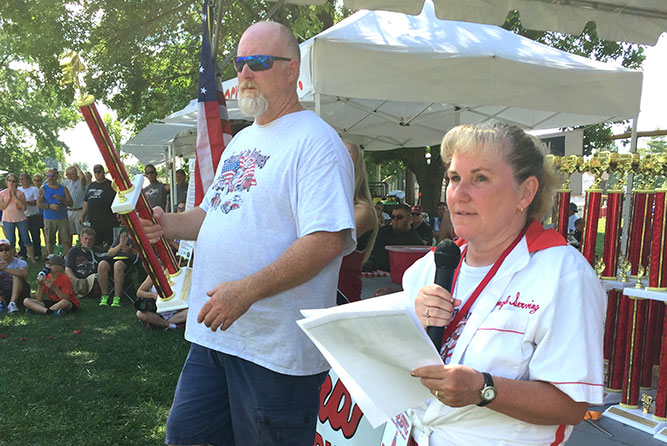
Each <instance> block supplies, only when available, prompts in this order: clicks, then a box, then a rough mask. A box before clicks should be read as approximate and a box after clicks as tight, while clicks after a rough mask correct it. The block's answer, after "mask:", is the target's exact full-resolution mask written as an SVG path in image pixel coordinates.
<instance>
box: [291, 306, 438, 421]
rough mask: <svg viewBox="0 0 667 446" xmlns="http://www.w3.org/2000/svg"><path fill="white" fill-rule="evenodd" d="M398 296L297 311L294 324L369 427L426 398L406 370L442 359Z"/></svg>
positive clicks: (433, 363)
mask: <svg viewBox="0 0 667 446" xmlns="http://www.w3.org/2000/svg"><path fill="white" fill-rule="evenodd" d="M405 302H406V298H405V295H404V293H395V294H392V295H388V296H382V297H379V298H373V299H366V300H362V301H360V302H355V303H351V304H346V305H342V306H339V307H333V308H327V309H319V310H302V311H301V312H302V313H303V315H304V316H306V318H305V319H301V320H299V321H297V323H298V324H299V326H300V327H301V329H302V330H303V331H304V332H305V333H306V334H307V335H308V337H309V338H310V339H311V340H312V341H313V343H315V345H316V346H317V348H318V349H319V350H320V352H322V355H324V357H325V358H326V360H327V361H329V364H330V365H331V367H332V368H333V369H334V371H335V372H336V373H337V374H338V376H339V377H340V379H341V380H342V381H343V383H344V384H345V386H346V387H347V389H348V390H349V391H350V393H351V394H352V397H353V398H354V399H355V400H356V402H357V404H359V407H361V410H363V412H364V415H365V416H366V417H367V418H368V421H369V422H370V423H371V425H372V426H373V427H377V426H379V425H380V424H382V423H384V422H386V421H388V420H389V419H390V418H391V417H393V416H394V415H396V414H398V413H400V412H402V411H404V410H406V409H408V408H410V407H414V406H417V405H419V404H420V403H422V402H423V401H425V400H427V399H428V398H431V397H432V395H431V393H430V392H429V391H428V389H427V388H426V387H424V386H423V385H422V384H421V382H420V380H419V379H418V378H414V377H412V376H411V375H410V371H412V370H414V369H416V368H418V367H423V366H428V365H438V364H439V365H442V364H443V362H442V359H441V358H440V355H439V354H438V352H437V351H436V349H435V347H434V346H433V344H432V343H431V341H430V339H429V338H428V335H427V334H426V332H425V331H424V329H423V328H422V327H421V325H420V324H419V321H418V319H417V317H416V315H415V314H414V312H412V311H410V310H409V309H407V308H406V306H405Z"/></svg>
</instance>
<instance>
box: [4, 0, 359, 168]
mask: <svg viewBox="0 0 667 446" xmlns="http://www.w3.org/2000/svg"><path fill="white" fill-rule="evenodd" d="M219 3H220V2H219ZM222 3H223V15H222V24H221V27H220V28H219V39H218V54H219V58H218V61H221V60H222V57H220V55H221V56H224V55H226V54H228V53H230V52H231V51H233V50H234V48H235V46H236V44H237V42H238V40H239V37H240V35H241V33H242V32H243V31H244V30H245V29H246V28H247V27H248V26H249V25H250V24H252V23H254V22H256V21H259V20H262V19H265V18H266V15H267V11H268V10H269V9H270V8H271V7H272V6H273V5H274V3H271V2H264V1H261V0H235V1H231V0H224V1H223V2H222ZM201 7H202V1H201V0H155V1H150V2H146V1H144V0H104V1H102V0H88V1H85V2H81V1H79V0H2V1H0V11H1V14H0V61H2V62H3V63H2V65H1V67H0V99H1V100H0V167H2V168H5V167H12V168H13V166H17V168H18V167H20V166H28V165H34V166H37V165H40V166H43V164H44V163H43V161H42V160H43V159H46V158H47V157H48V158H52V159H54V160H61V159H62V158H63V150H66V148H65V145H64V144H63V143H62V142H60V141H59V140H58V137H57V135H58V131H59V130H62V129H66V128H69V127H72V126H73V125H74V124H75V123H76V121H77V120H80V119H81V117H80V115H79V113H78V110H77V109H76V108H75V107H74V106H72V105H71V104H72V102H73V99H74V89H73V87H71V86H70V87H67V88H65V89H63V88H62V87H61V86H60V79H61V74H60V66H59V59H60V57H61V56H62V54H64V53H65V51H66V50H69V49H74V50H76V51H77V52H78V53H79V54H80V56H81V58H82V59H83V61H84V62H85V64H86V66H87V71H86V73H85V76H83V78H82V79H83V81H84V85H85V86H86V87H85V88H86V92H87V93H91V94H93V95H94V96H95V97H96V98H97V100H98V101H102V102H104V103H105V104H106V105H108V106H109V107H110V108H112V109H114V110H115V111H116V113H117V116H118V119H119V120H120V121H122V122H123V123H124V125H125V126H127V127H129V128H130V129H131V130H135V129H136V130H138V129H141V128H143V127H144V126H145V125H146V124H148V123H149V122H151V121H153V120H156V119H161V118H163V117H164V116H165V115H167V114H169V113H171V112H173V111H176V110H178V109H180V108H182V107H183V106H184V105H185V104H187V102H188V101H189V100H190V99H192V98H194V97H196V93H197V92H196V89H197V81H198V74H199V71H198V67H199V51H200V46H201ZM347 13H348V12H347V11H344V10H342V9H341V8H340V6H337V5H334V3H327V4H325V5H323V6H317V7H314V6H313V7H308V6H304V7H297V6H293V5H286V6H283V7H281V8H280V9H279V10H278V13H277V14H276V15H275V16H274V17H273V18H272V20H275V21H279V22H282V23H286V24H289V25H290V26H291V27H292V28H293V29H294V31H295V34H296V35H297V38H298V39H299V40H305V39H307V38H309V37H312V36H313V35H315V34H316V33H318V32H320V31H322V30H323V29H325V28H326V27H329V26H331V25H332V24H333V23H335V22H337V21H338V20H340V19H341V18H342V17H343V15H344V14H347ZM16 67H22V69H19V68H16ZM235 75H236V73H235V72H234V69H233V67H232V66H231V65H230V66H227V67H226V69H225V70H224V72H223V73H222V77H223V79H226V78H230V77H233V76H235Z"/></svg>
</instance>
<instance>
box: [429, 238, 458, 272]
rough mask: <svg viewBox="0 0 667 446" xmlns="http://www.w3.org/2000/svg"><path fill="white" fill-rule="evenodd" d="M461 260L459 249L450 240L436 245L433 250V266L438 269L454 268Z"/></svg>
mask: <svg viewBox="0 0 667 446" xmlns="http://www.w3.org/2000/svg"><path fill="white" fill-rule="evenodd" d="M460 259H461V249H459V247H458V246H457V245H456V243H454V242H453V241H452V240H450V239H445V240H443V241H441V242H440V243H438V246H437V247H436V248H435V266H436V267H438V268H456V266H457V265H458V264H459V260H460Z"/></svg>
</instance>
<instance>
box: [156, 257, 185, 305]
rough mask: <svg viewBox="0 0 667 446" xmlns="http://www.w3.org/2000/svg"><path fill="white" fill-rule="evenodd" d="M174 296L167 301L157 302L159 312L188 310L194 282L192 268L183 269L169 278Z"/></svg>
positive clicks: (161, 299)
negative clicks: (191, 286)
mask: <svg viewBox="0 0 667 446" xmlns="http://www.w3.org/2000/svg"><path fill="white" fill-rule="evenodd" d="M169 279H170V281H171V290H172V291H173V294H172V295H171V297H169V298H167V299H163V298H161V297H160V298H159V299H158V300H157V312H158V313H166V312H167V311H178V310H182V309H184V308H188V294H190V284H191V282H192V268H181V269H180V270H179V271H178V272H177V273H176V274H172V275H170V276H169Z"/></svg>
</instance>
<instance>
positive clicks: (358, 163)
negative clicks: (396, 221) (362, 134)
mask: <svg viewBox="0 0 667 446" xmlns="http://www.w3.org/2000/svg"><path fill="white" fill-rule="evenodd" d="M345 145H346V146H347V148H348V150H349V152H350V156H351V157H352V163H353V164H354V199H353V203H354V205H355V206H356V205H358V204H361V205H364V206H366V207H368V210H369V211H370V212H371V213H372V215H373V232H372V233H371V238H370V240H369V241H368V246H367V247H366V253H365V255H364V262H365V261H366V260H368V257H369V256H370V255H371V251H372V250H373V245H375V237H377V233H378V221H377V218H376V217H375V216H376V215H377V214H376V212H375V205H374V204H373V198H372V197H371V190H370V188H369V187H368V176H367V175H366V165H365V163H364V156H363V154H362V153H361V150H359V146H357V145H356V144H354V143H351V142H346V143H345ZM361 235H363V234H357V237H359V236H361Z"/></svg>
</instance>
